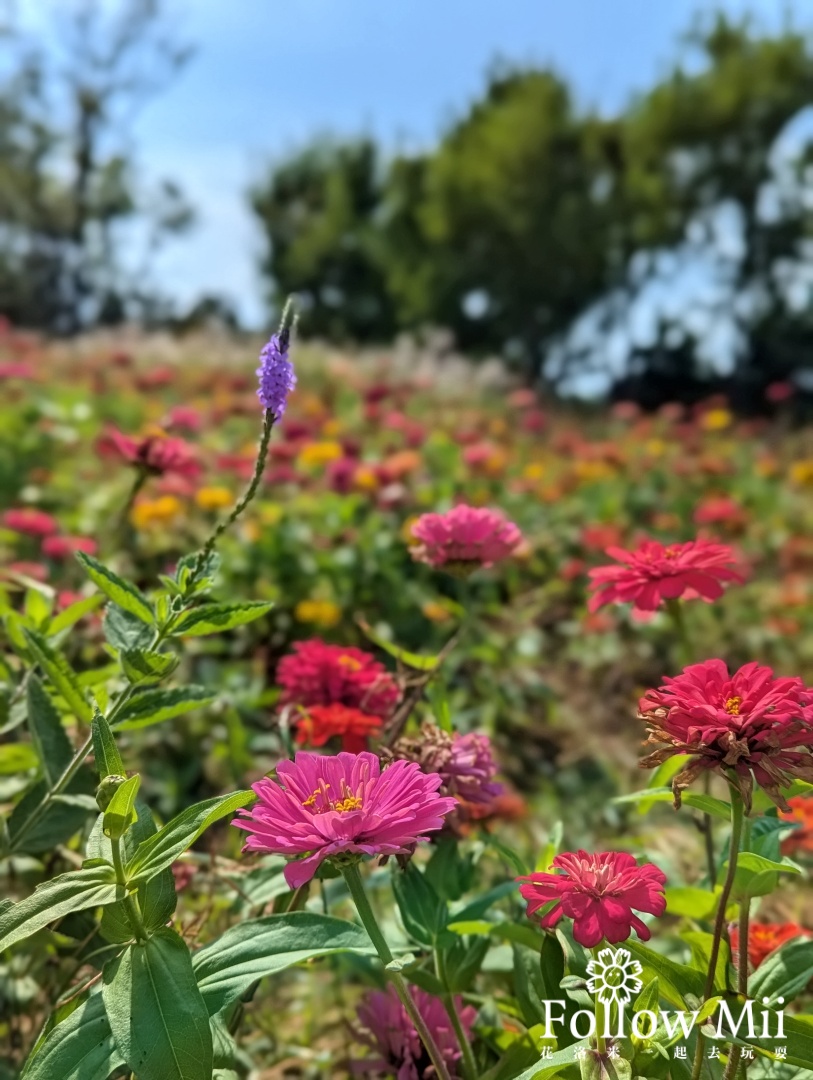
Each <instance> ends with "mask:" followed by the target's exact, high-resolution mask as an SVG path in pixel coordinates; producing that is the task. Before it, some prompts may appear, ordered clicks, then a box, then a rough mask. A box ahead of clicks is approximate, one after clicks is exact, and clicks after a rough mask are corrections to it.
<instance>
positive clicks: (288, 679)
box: [277, 638, 401, 718]
mask: <svg viewBox="0 0 813 1080" xmlns="http://www.w3.org/2000/svg"><path fill="white" fill-rule="evenodd" d="M277 682H278V683H279V684H280V686H281V687H282V689H283V694H282V699H281V701H282V704H283V705H303V706H304V707H305V708H310V707H311V706H313V705H333V704H339V705H347V706H348V707H349V708H351V709H360V710H361V711H362V712H364V713H367V715H368V716H379V717H382V718H386V717H387V716H389V714H390V712H391V710H392V707H393V706H394V705H395V703H396V702H397V701H398V699H399V697H400V696H401V694H400V691H399V689H398V687H397V685H396V683H395V680H394V679H393V677H392V675H390V673H389V672H388V671H387V669H386V668H385V667H384V665H383V664H380V663H379V662H378V660H376V659H375V657H374V656H371V655H370V654H369V653H366V652H363V651H362V650H361V649H355V648H353V647H352V646H346V645H327V644H326V643H325V642H324V641H322V640H320V639H319V638H313V639H312V640H310V641H297V642H296V643H295V644H294V647H293V652H291V653H289V655H288V656H284V657H283V658H282V660H280V662H279V666H278V667H277Z"/></svg>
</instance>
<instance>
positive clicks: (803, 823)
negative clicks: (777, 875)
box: [779, 795, 813, 855]
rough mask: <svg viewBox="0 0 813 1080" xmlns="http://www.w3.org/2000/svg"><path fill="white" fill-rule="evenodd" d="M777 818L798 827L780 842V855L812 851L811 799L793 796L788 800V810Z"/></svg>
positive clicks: (812, 801) (806, 796)
mask: <svg viewBox="0 0 813 1080" xmlns="http://www.w3.org/2000/svg"><path fill="white" fill-rule="evenodd" d="M779 816H780V817H781V818H782V820H783V821H787V822H791V823H793V824H794V825H798V828H796V829H794V830H793V832H792V833H790V834H789V835H788V836H786V837H785V839H784V840H783V841H782V854H783V855H792V854H793V853H794V852H795V851H808V852H810V851H813V798H811V797H810V796H809V795H794V797H793V798H792V799H788V809H787V810H786V811H784V812H782V813H780V815H779Z"/></svg>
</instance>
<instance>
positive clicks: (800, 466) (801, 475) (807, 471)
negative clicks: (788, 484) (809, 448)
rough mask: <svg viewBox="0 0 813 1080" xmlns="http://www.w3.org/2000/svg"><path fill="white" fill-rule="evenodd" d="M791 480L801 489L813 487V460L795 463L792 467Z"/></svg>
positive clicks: (808, 459)
mask: <svg viewBox="0 0 813 1080" xmlns="http://www.w3.org/2000/svg"><path fill="white" fill-rule="evenodd" d="M790 478H791V480H792V481H793V483H794V484H798V485H799V487H813V458H805V459H804V460H803V461H794V463H793V464H792V465H791V467H790Z"/></svg>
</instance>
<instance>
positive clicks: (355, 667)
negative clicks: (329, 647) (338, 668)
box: [337, 656, 361, 671]
mask: <svg viewBox="0 0 813 1080" xmlns="http://www.w3.org/2000/svg"><path fill="white" fill-rule="evenodd" d="M337 663H339V664H341V665H342V667H346V668H347V669H348V671H360V670H361V664H360V663H359V661H358V660H356V658H355V656H340V657H339V659H338V661H337Z"/></svg>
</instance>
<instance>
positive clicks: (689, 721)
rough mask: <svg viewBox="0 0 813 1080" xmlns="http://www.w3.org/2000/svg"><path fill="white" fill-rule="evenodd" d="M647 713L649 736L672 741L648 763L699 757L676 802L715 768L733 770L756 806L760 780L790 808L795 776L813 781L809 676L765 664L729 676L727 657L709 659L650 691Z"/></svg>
mask: <svg viewBox="0 0 813 1080" xmlns="http://www.w3.org/2000/svg"><path fill="white" fill-rule="evenodd" d="M639 715H640V717H641V719H642V720H645V721H646V722H647V725H648V731H649V742H650V743H665V744H666V745H665V746H662V747H661V749H660V750H656V751H655V752H654V753H652V754H650V755H649V757H647V758H644V760H643V761H642V762H641V767H642V768H645V769H651V768H655V767H656V766H658V765H660V764H662V763H663V762H664V761H666V760H667V759H668V758H670V757H673V756H674V755H675V754H678V755H683V754H691V755H693V756H692V759H691V761H689V763H688V764H687V766H686V767H685V768H684V769H682V770H681V772H679V773H678V774H677V776H676V777H675V778H674V780H673V781H672V790H673V791H674V793H675V805H676V806H679V805H680V793H681V791H682V790H683V789H684V788H686V787H688V786H689V784H691V783H692V781H693V780H694V779H696V777H697V776H699V775H700V773H702V772H704V771H705V770H707V769H719V770H726V772H727V775H728V776H729V779H732V780H733V781H734V782H735V783H736V785H737V787H738V789H739V791H740V793H741V795H742V797H743V800H744V802H745V805H746V807H748V808H750V805H751V791H752V788H753V782H754V780H756V782H757V783H758V784H759V786H760V787H761V788H762V789H763V790H764V791H765V793H766V794H767V795H768V796H769V797H770V798H771V799H772V800H773V801H774V802H775V803H776V804H777V806H779V807H781V808H782V809H783V810H787V809H788V805H787V803H786V802H785V799H784V797H783V796H782V794H781V791H780V789H781V788H786V787H788V785H789V784H790V783H791V781H792V780H793V779H795V778H800V779H803V780H810V781H813V756H811V754H810V746H811V741H812V740H813V728H812V727H811V720H813V691H811V690H810V689H809V688H807V687H806V686H805V685H804V683H803V682H802V680H801V679H798V678H777V677H776V676H775V675H774V673H773V671H772V670H771V668H769V667H761V666H760V665H759V664H757V663H750V664H746V665H745V666H744V667H741V668H740V669H739V671H736V672H735V673H734V674H733V675H729V672H728V668H727V667H726V665H725V663H724V662H723V661H722V660H705V661H704V662H703V663H702V664H692V665H691V666H690V667H687V668H686V669H685V670H684V671H683V672H682V674H680V675H677V676H675V678H673V679H664V685H663V686H661V687H660V688H659V689H657V690H649V691H647V693H646V694H645V695H644V697H643V698H641V701H640V705H639Z"/></svg>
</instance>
